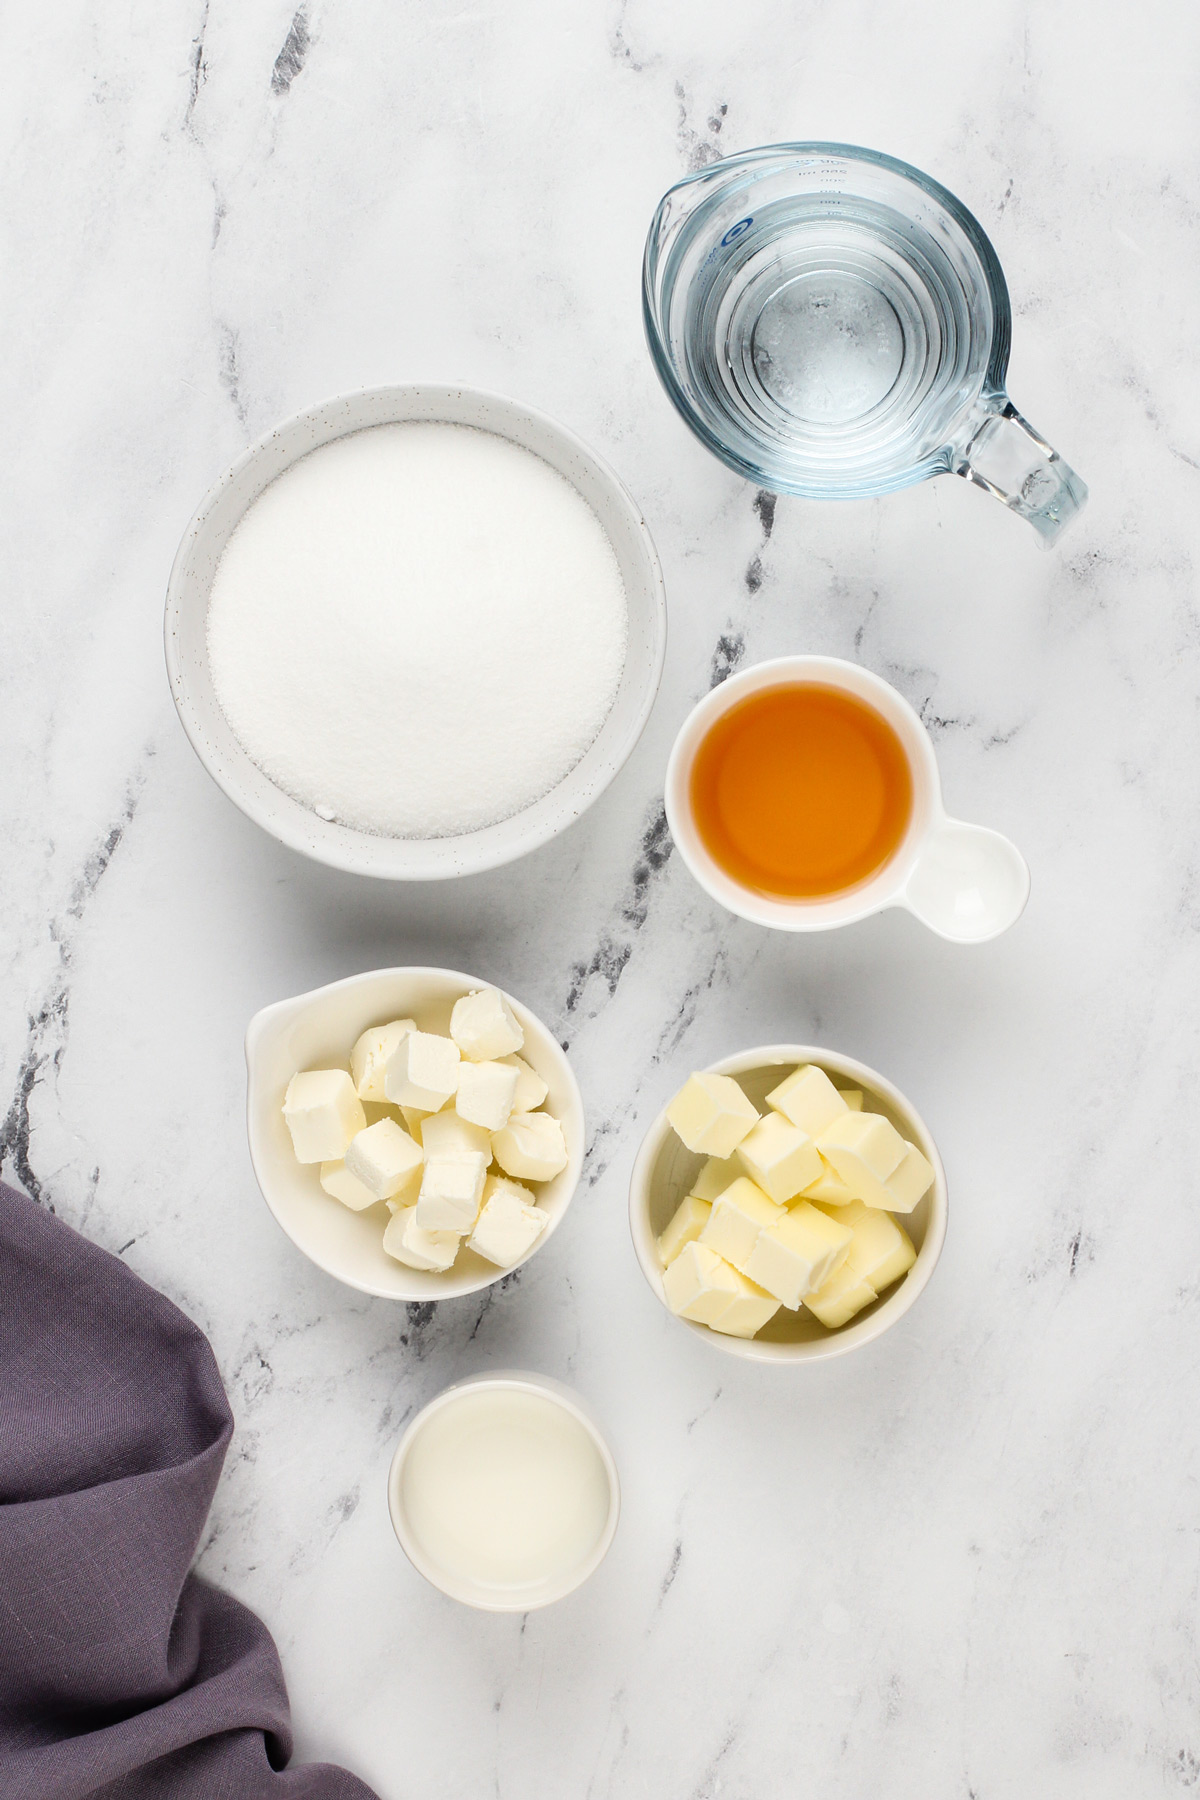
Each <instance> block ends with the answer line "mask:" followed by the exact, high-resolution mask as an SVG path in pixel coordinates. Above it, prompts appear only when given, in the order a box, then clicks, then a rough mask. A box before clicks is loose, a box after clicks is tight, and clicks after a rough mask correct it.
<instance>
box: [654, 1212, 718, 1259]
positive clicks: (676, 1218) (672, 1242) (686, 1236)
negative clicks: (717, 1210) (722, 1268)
mask: <svg viewBox="0 0 1200 1800" xmlns="http://www.w3.org/2000/svg"><path fill="white" fill-rule="evenodd" d="M711 1211H712V1206H711V1205H710V1204H709V1202H708V1201H707V1200H700V1199H698V1198H697V1197H696V1195H695V1194H688V1195H687V1196H686V1198H685V1199H683V1200H681V1201H680V1203H679V1205H678V1206H677V1207H676V1209H675V1211H674V1213H673V1214H672V1216H671V1220H670V1223H669V1224H668V1226H667V1228H666V1230H665V1231H664V1232H663V1234H662V1236H661V1237H660V1238H659V1240H658V1260H659V1262H660V1263H661V1264H662V1266H663V1268H664V1269H665V1268H666V1266H667V1264H668V1263H673V1262H674V1261H675V1258H676V1257H677V1256H678V1255H679V1252H680V1251H681V1250H682V1249H683V1246H684V1245H685V1244H690V1243H691V1242H692V1241H693V1239H694V1238H698V1237H699V1236H700V1233H701V1232H702V1231H703V1230H704V1227H705V1226H706V1225H707V1224H708V1215H709V1214H710V1213H711Z"/></svg>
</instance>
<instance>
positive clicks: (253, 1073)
mask: <svg viewBox="0 0 1200 1800" xmlns="http://www.w3.org/2000/svg"><path fill="white" fill-rule="evenodd" d="M246 1065H247V1076H248V1081H247V1124H248V1130H249V1137H250V1158H251V1161H252V1163H253V1165H254V1173H255V1175H256V1176H257V1178H258V1184H259V1187H260V1188H261V1189H262V1192H263V1197H264V1199H265V1200H266V1202H267V1205H268V1206H269V1207H270V1209H271V1211H272V1213H273V1214H274V1215H275V1218H276V1219H277V1220H278V1222H279V1224H280V1225H281V1226H282V1227H283V1229H284V1231H285V1232H286V1233H287V1235H288V1237H290V1238H291V1240H292V1242H293V1243H294V1244H295V1245H296V1246H297V1248H298V1249H300V1250H302V1251H303V1252H304V1254H305V1255H306V1256H307V1257H309V1258H310V1259H311V1260H312V1261H313V1262H314V1263H316V1264H317V1266H318V1267H319V1268H321V1269H324V1270H325V1271H326V1273H328V1274H330V1275H333V1276H336V1277H337V1279H338V1280H339V1281H344V1282H347V1283H348V1284H349V1285H350V1286H351V1287H355V1288H359V1289H361V1290H362V1292H364V1293H368V1294H379V1295H382V1296H384V1297H386V1298H390V1299H395V1300H406V1301H418V1302H421V1301H430V1300H448V1299H453V1298H456V1297H458V1296H460V1295H463V1294H471V1293H474V1292H476V1291H477V1290H478V1289H480V1288H484V1287H487V1286H488V1285H489V1284H490V1283H492V1282H494V1281H499V1280H501V1279H502V1278H503V1277H504V1276H505V1275H507V1274H509V1273H510V1272H511V1271H512V1270H513V1269H516V1268H518V1267H519V1266H520V1265H521V1264H522V1263H523V1262H525V1261H526V1260H527V1259H528V1258H529V1257H530V1256H532V1255H533V1254H534V1252H535V1251H537V1250H539V1249H540V1248H541V1246H542V1245H543V1244H544V1243H545V1242H546V1241H547V1239H548V1238H549V1237H550V1235H551V1233H552V1232H553V1231H554V1229H555V1227H556V1226H557V1225H558V1223H559V1221H560V1220H561V1218H562V1216H563V1214H564V1213H565V1211H566V1209H567V1206H568V1204H569V1202H570V1199H571V1196H572V1194H573V1193H574V1191H575V1187H576V1185H577V1183H578V1181H579V1174H580V1170H581V1168H582V1166H583V1149H584V1120H583V1104H582V1101H581V1099H580V1094H579V1087H578V1084H577V1082H576V1080H575V1077H574V1075H573V1073H572V1071H571V1068H570V1065H569V1064H568V1062H567V1059H566V1056H565V1055H564V1053H563V1051H562V1049H561V1047H560V1045H559V1044H558V1043H557V1041H556V1040H555V1039H554V1038H553V1037H552V1036H551V1034H550V1032H549V1031H547V1029H546V1027H545V1026H544V1025H543V1024H542V1023H541V1021H540V1020H539V1019H537V1018H536V1017H535V1015H534V1014H533V1013H531V1012H530V1011H529V1009H528V1008H527V1007H525V1006H522V1005H521V1004H520V1002H519V1001H517V1000H515V999H513V997H512V996H511V995H510V994H506V993H504V992H502V991H501V990H500V989H499V988H496V987H490V986H488V985H487V984H486V983H484V982H481V981H476V980H473V979H472V978H471V977H470V976H468V975H461V974H457V973H455V972H454V971H453V970H449V969H430V968H408V969H403V968H402V969H380V970H375V971H373V972H370V973H368V974H364V975H355V976H351V977H350V978H349V979H348V980H345V981H337V982H334V983H332V984H331V985H330V986H328V987H323V988H318V989H316V990H315V991H314V992H312V993H308V994H300V995H298V996H297V997H296V998H295V999H292V1000H284V1001H281V1002H279V1003H278V1004H277V1005H275V1006H268V1007H266V1008H264V1010H263V1011H262V1012H259V1013H256V1014H255V1016H254V1018H253V1019H252V1020H251V1021H250V1024H249V1027H248V1028H247V1032H246Z"/></svg>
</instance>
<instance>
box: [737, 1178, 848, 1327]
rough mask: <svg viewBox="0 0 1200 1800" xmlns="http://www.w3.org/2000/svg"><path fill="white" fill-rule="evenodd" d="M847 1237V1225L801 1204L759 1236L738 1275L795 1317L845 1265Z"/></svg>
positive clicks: (813, 1207) (803, 1203)
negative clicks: (807, 1296)
mask: <svg viewBox="0 0 1200 1800" xmlns="http://www.w3.org/2000/svg"><path fill="white" fill-rule="evenodd" d="M853 1237H854V1233H853V1232H852V1230H851V1229H850V1227H849V1225H843V1224H841V1223H839V1222H838V1221H837V1220H836V1219H834V1218H832V1217H831V1216H830V1215H829V1214H828V1213H825V1212H822V1211H821V1210H820V1208H819V1207H816V1206H809V1205H808V1203H807V1202H806V1201H801V1203H800V1205H799V1206H793V1207H792V1208H790V1210H789V1211H788V1212H786V1213H785V1214H784V1215H783V1218H782V1219H778V1220H777V1221H776V1222H775V1224H774V1225H768V1226H767V1227H766V1228H765V1230H763V1231H760V1232H759V1234H758V1237H757V1239H756V1241H755V1244H754V1248H753V1249H752V1250H751V1252H750V1255H749V1256H748V1257H747V1259H746V1264H745V1270H744V1273H745V1274H746V1275H747V1276H749V1278H750V1280H751V1281H756V1282H757V1283H758V1285H759V1287H761V1288H765V1289H766V1291H767V1292H768V1294H773V1295H774V1296H775V1298H776V1299H777V1300H779V1301H782V1303H783V1305H784V1306H786V1307H787V1308H788V1309H789V1310H790V1311H791V1312H795V1311H796V1308H797V1307H798V1306H799V1305H800V1302H801V1300H802V1299H803V1298H804V1296H805V1294H808V1293H811V1292H812V1290H813V1289H814V1288H820V1287H821V1286H823V1284H824V1283H825V1282H826V1281H827V1280H828V1279H829V1277H830V1276H831V1275H832V1274H833V1272H834V1270H835V1269H836V1268H838V1267H839V1266H840V1265H841V1264H842V1263H843V1262H844V1261H845V1260H846V1256H847V1253H848V1251H849V1249H850V1245H851V1242H852V1241H853Z"/></svg>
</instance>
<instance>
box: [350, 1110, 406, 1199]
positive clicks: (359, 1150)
mask: <svg viewBox="0 0 1200 1800" xmlns="http://www.w3.org/2000/svg"><path fill="white" fill-rule="evenodd" d="M421 1161H422V1156H421V1146H420V1145H419V1144H414V1142H413V1140H412V1139H411V1138H410V1137H409V1135H408V1133H407V1131H404V1130H403V1129H402V1128H401V1127H400V1126H399V1125H397V1123H396V1121H395V1119H379V1120H377V1121H376V1123H375V1124H374V1125H368V1126H367V1128H366V1130H365V1131H360V1132H359V1133H358V1135H357V1136H356V1137H355V1138H353V1139H352V1141H351V1143H350V1146H349V1148H348V1149H347V1151H346V1167H347V1169H348V1170H349V1171H350V1173H351V1175H353V1176H355V1177H356V1179H357V1180H359V1181H361V1182H362V1184H363V1186H364V1187H369V1188H370V1190H371V1192H372V1193H373V1194H374V1196H375V1198H376V1199H377V1200H390V1199H391V1197H392V1196H393V1194H398V1193H399V1192H400V1190H401V1188H404V1187H407V1185H408V1183H409V1182H410V1181H411V1180H412V1179H413V1177H414V1176H415V1175H416V1173H417V1171H418V1169H419V1168H420V1167H421Z"/></svg>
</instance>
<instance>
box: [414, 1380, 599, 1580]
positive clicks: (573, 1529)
mask: <svg viewBox="0 0 1200 1800" xmlns="http://www.w3.org/2000/svg"><path fill="white" fill-rule="evenodd" d="M388 1510H389V1512H390V1513H391V1518H392V1526H393V1528H394V1530H395V1533H396V1536H397V1538H398V1539H399V1540H400V1545H401V1548H402V1549H403V1550H404V1553H405V1555H406V1556H407V1557H408V1560H409V1561H410V1562H411V1563H412V1565H413V1567H414V1568H415V1569H416V1570H417V1571H418V1572H419V1573H420V1574H421V1575H423V1576H424V1577H425V1579H426V1580H427V1581H429V1582H432V1584H433V1586H434V1587H436V1588H440V1589H441V1591H442V1593H444V1594H448V1595H449V1597H450V1598H451V1599H452V1600H458V1601H461V1602H462V1604H463V1605H465V1606H474V1607H478V1608H479V1609H480V1610H482V1611H484V1612H522V1613H524V1612H532V1611H533V1610H534V1609H535V1608H536V1607H540V1606H549V1605H551V1604H552V1603H553V1602H554V1601H556V1600H562V1599H564V1598H565V1597H566V1596H567V1595H568V1594H571V1593H573V1592H574V1591H575V1589H576V1588H577V1587H580V1586H581V1585H582V1583H583V1582H585V1581H586V1580H587V1579H588V1576H589V1575H591V1574H593V1573H594V1572H595V1570H596V1569H597V1568H598V1567H599V1566H600V1564H601V1562H602V1561H603V1560H604V1557H605V1556H606V1555H607V1553H608V1548H609V1545H610V1544H611V1543H612V1540H613V1536H614V1534H615V1532H616V1529H617V1519H618V1517H619V1514H620V1510H621V1490H620V1483H619V1481H618V1479H617V1468H616V1464H615V1462H614V1461H613V1456H612V1452H611V1450H610V1449H609V1447H608V1445H607V1443H606V1442H605V1440H604V1436H603V1434H602V1432H601V1430H600V1428H599V1425H598V1424H597V1422H596V1421H595V1419H593V1417H592V1415H591V1413H590V1412H589V1411H588V1409H587V1408H586V1407H585V1406H584V1405H583V1403H582V1402H581V1401H580V1399H579V1397H578V1395H576V1394H574V1393H572V1391H571V1389H570V1388H567V1387H564V1386H563V1385H562V1383H561V1382H557V1381H553V1380H551V1379H550V1378H549V1377H547V1376H544V1375H530V1374H525V1373H520V1372H504V1373H501V1374H488V1375H474V1376H471V1377H469V1378H468V1379H467V1380H465V1381H460V1382H456V1383H455V1384H454V1385H453V1386H452V1387H448V1388H446V1389H445V1390H444V1391H443V1392H442V1393H440V1394H439V1395H438V1396H437V1397H436V1399H434V1400H431V1401H430V1403H429V1405H428V1406H426V1407H424V1408H423V1409H422V1411H421V1412H419V1413H418V1414H417V1416H416V1418H415V1419H413V1420H412V1421H411V1423H410V1424H409V1426H408V1428H407V1430H406V1431H405V1433H404V1436H403V1437H402V1438H401V1440H400V1443H399V1445H398V1446H397V1449H396V1454H395V1456H394V1457H393V1459H392V1466H391V1470H390V1472H389V1475H388Z"/></svg>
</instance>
